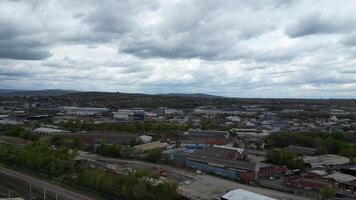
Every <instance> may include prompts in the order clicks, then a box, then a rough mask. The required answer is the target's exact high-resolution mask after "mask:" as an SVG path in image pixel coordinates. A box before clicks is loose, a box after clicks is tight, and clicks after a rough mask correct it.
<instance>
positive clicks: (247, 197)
mask: <svg viewBox="0 0 356 200" xmlns="http://www.w3.org/2000/svg"><path fill="white" fill-rule="evenodd" d="M222 199H226V200H275V199H272V198H270V197H266V196H263V195H260V194H257V193H253V192H249V191H247V190H243V189H237V190H232V191H230V192H228V193H226V194H225V195H224V196H222Z"/></svg>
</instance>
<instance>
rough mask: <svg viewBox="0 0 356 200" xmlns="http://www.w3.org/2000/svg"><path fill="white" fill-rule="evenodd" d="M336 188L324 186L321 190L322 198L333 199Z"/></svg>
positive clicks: (325, 199)
mask: <svg viewBox="0 0 356 200" xmlns="http://www.w3.org/2000/svg"><path fill="white" fill-rule="evenodd" d="M335 194H336V190H335V189H334V188H324V189H321V190H320V196H321V199H323V200H327V199H333V198H334V197H335Z"/></svg>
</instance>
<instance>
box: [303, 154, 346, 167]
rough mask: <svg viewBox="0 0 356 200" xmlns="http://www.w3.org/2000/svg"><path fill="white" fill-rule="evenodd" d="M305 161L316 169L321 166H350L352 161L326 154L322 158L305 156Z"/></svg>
mask: <svg viewBox="0 0 356 200" xmlns="http://www.w3.org/2000/svg"><path fill="white" fill-rule="evenodd" d="M303 161H304V162H305V163H308V164H310V165H311V166H312V167H316V166H321V165H344V164H348V163H349V162H350V159H349V158H346V157H343V156H339V155H334V154H324V155H320V156H304V157H303Z"/></svg>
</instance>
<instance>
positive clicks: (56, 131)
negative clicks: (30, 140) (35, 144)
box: [33, 127, 69, 135]
mask: <svg viewBox="0 0 356 200" xmlns="http://www.w3.org/2000/svg"><path fill="white" fill-rule="evenodd" d="M33 132H35V133H39V134H41V135H56V134H61V133H68V132H69V131H65V130H61V129H56V128H49V127H39V128H36V129H34V130H33Z"/></svg>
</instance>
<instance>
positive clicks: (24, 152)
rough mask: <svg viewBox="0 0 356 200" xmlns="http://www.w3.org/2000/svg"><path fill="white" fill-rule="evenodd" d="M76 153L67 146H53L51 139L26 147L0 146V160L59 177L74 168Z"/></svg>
mask: <svg viewBox="0 0 356 200" xmlns="http://www.w3.org/2000/svg"><path fill="white" fill-rule="evenodd" d="M73 158H74V154H73V153H70V152H69V150H68V149H66V148H58V149H55V148H52V147H51V145H50V142H49V141H41V142H39V141H38V142H34V143H33V144H29V145H26V146H25V147H17V146H13V145H6V146H0V161H2V162H4V163H6V164H8V165H13V166H21V167H22V168H26V169H30V170H33V171H35V172H37V173H41V174H46V175H48V176H50V177H57V176H60V175H62V174H68V173H70V172H72V171H73V170H74V162H73Z"/></svg>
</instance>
